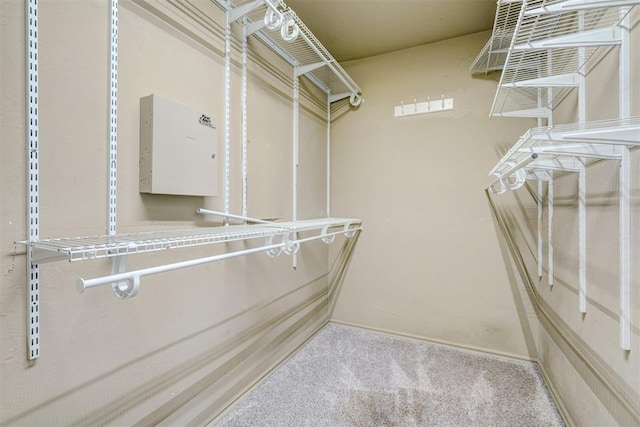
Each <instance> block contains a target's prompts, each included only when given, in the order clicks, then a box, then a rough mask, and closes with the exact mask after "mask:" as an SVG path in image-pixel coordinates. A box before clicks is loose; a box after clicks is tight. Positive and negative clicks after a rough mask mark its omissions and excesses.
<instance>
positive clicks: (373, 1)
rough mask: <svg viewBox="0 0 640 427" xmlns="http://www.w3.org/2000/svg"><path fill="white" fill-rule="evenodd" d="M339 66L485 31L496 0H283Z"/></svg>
mask: <svg viewBox="0 0 640 427" xmlns="http://www.w3.org/2000/svg"><path fill="white" fill-rule="evenodd" d="M286 3H287V5H288V6H290V7H291V8H292V9H293V10H294V11H295V12H296V13H297V14H298V16H299V17H300V18H302V20H303V21H304V23H305V24H306V25H307V27H309V29H310V30H311V31H312V32H313V33H314V34H315V36H316V37H317V38H318V40H320V42H322V44H323V45H324V46H325V47H326V48H327V49H328V50H329V52H331V54H332V55H333V56H334V57H335V58H336V59H337V60H338V61H340V62H342V61H348V60H352V59H359V58H366V57H369V56H374V55H380V54H382V53H387V52H393V51H396V50H400V49H406V48H409V47H414V46H419V45H423V44H426V43H432V42H436V41H439V40H445V39H449V38H453V37H458V36H462V35H465V34H472V33H477V32H479V31H483V30H489V29H491V28H492V26H493V17H494V15H495V11H496V0H286Z"/></svg>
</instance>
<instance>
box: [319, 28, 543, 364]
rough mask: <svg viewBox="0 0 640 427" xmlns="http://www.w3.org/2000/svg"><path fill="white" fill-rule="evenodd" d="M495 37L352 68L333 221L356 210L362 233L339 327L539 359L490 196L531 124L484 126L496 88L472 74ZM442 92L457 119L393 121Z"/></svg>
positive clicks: (339, 128)
mask: <svg viewBox="0 0 640 427" xmlns="http://www.w3.org/2000/svg"><path fill="white" fill-rule="evenodd" d="M488 36H489V33H487V32H484V33H479V34H474V35H471V36H466V37H461V38H456V39H452V40H448V41H444V42H440V43H435V44H430V45H425V46H422V47H417V48H413V49H408V50H403V51H400V52H395V53H391V54H387V55H381V56H377V57H373V58H368V59H363V60H359V61H354V62H349V63H347V64H345V69H346V70H347V72H349V73H350V74H351V75H352V76H353V77H354V79H355V80H356V81H358V83H359V84H360V85H361V86H362V88H363V91H364V93H365V102H364V104H362V106H361V107H360V109H359V111H358V113H357V114H350V115H346V116H344V117H339V118H337V119H336V121H335V122H334V126H333V130H332V138H333V142H332V151H331V153H332V186H333V194H332V204H333V215H336V216H340V215H346V214H348V213H349V212H357V213H358V215H359V216H361V217H362V218H363V220H364V224H365V228H366V230H365V232H364V233H363V234H362V236H361V237H360V240H359V243H358V246H357V248H356V250H355V254H354V258H353V260H352V263H351V267H350V270H349V271H348V273H347V277H346V279H345V282H344V284H343V287H342V289H341V293H340V296H339V299H338V301H337V305H336V308H335V312H334V314H333V319H335V320H337V321H341V322H346V323H353V324H357V325H363V326H367V327H371V328H376V329H382V330H388V331H393V332H397V333H401V334H408V335H415V336H418V337H423V338H427V339H430V340H435V341H441V342H447V343H453V344H455V345H460V346H464V347H471V348H478V349H482V350H486V351H490V352H495V353H503V354H509V355H514V356H516V357H523V358H535V357H536V354H535V345H534V343H533V339H534V337H535V336H536V335H537V332H536V324H535V315H534V313H533V310H531V309H530V308H529V307H528V303H527V300H526V298H524V295H523V292H524V290H523V289H522V288H517V287H512V286H510V284H509V280H507V276H506V274H505V271H504V265H503V262H502V259H501V257H500V252H499V248H498V244H497V241H496V231H495V229H494V226H493V222H492V217H491V212H490V209H489V207H488V205H487V200H486V198H485V195H484V191H483V190H484V188H485V186H486V185H487V173H488V171H489V170H490V169H491V168H492V167H493V164H494V163H495V161H496V159H497V156H498V154H497V152H496V150H497V149H498V148H500V147H505V146H507V145H509V144H512V143H513V141H515V140H516V138H517V137H518V136H519V135H520V134H521V133H522V132H523V129H526V128H528V127H531V126H532V125H533V124H534V122H533V121H532V120H509V119H500V118H494V119H491V120H490V119H489V108H490V105H491V101H492V99H493V95H494V93H495V88H496V82H495V81H494V80H493V79H491V78H487V77H485V78H474V77H472V76H471V74H470V73H469V65H470V64H471V62H472V61H473V59H475V56H476V55H477V53H478V52H479V51H480V49H481V48H482V46H483V44H484V43H485V42H486V40H487V37H488ZM441 94H444V96H445V97H446V98H449V97H452V98H454V110H453V111H447V112H439V113H432V114H428V115H420V116H409V117H402V118H394V117H393V107H394V106H395V105H400V102H401V101H403V102H404V103H405V104H411V103H412V102H413V99H414V97H417V98H418V100H419V101H425V100H426V98H427V96H430V97H431V99H437V98H440V96H441ZM407 108H410V106H408V107H407Z"/></svg>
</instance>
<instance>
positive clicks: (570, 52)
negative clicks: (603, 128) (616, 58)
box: [491, 0, 640, 118]
mask: <svg viewBox="0 0 640 427" xmlns="http://www.w3.org/2000/svg"><path fill="white" fill-rule="evenodd" d="M634 4H640V1H639V0H626V1H615V0H600V1H594V0H587V1H581V2H577V1H574V0H525V1H524V3H523V6H522V9H521V10H520V13H519V17H518V19H517V23H516V25H515V27H514V28H513V30H512V31H513V37H512V39H511V45H510V46H509V49H508V54H507V56H506V62H505V64H504V71H503V72H502V76H501V79H500V83H499V85H498V91H497V93H496V96H495V99H494V102H493V106H492V109H491V114H492V115H497V116H522V117H539V118H545V117H549V116H550V112H551V110H552V108H553V105H555V101H556V100H557V99H558V98H561V97H563V96H564V93H565V92H566V90H569V89H571V88H573V87H577V86H578V85H579V79H580V76H581V75H585V74H586V71H587V70H585V67H586V64H587V62H588V61H589V58H591V56H592V55H593V54H594V53H595V51H596V50H597V49H598V48H599V47H602V46H614V45H618V44H619V43H620V40H621V31H620V28H619V25H620V23H621V21H622V20H623V18H624V17H625V16H626V15H627V14H628V13H629V11H630V9H631V6H632V5H634ZM510 22H512V21H510Z"/></svg>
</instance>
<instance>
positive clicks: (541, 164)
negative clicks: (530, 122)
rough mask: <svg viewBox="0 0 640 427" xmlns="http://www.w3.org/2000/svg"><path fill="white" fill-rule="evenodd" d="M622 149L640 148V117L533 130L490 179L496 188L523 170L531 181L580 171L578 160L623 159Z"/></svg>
mask: <svg viewBox="0 0 640 427" xmlns="http://www.w3.org/2000/svg"><path fill="white" fill-rule="evenodd" d="M621 147H629V148H637V147H640V117H631V118H627V119H610V120H600V121H593V122H587V123H572V124H564V125H557V126H545V127H537V128H532V129H529V130H528V131H527V132H526V133H525V134H524V135H522V136H521V137H520V139H519V140H518V141H517V142H516V143H515V144H514V145H513V147H511V149H510V150H509V151H508V152H507V153H506V154H505V155H504V156H503V157H502V159H500V161H499V162H498V163H497V164H496V166H495V167H494V168H493V169H492V170H491V171H490V172H489V176H492V177H494V181H493V183H492V186H493V185H495V184H496V183H498V182H499V181H500V180H501V178H502V180H503V183H504V179H506V178H507V177H510V176H514V175H515V174H516V173H517V172H518V171H519V170H523V171H526V172H527V175H526V178H527V179H529V178H531V179H539V178H540V175H539V174H536V173H535V170H538V169H541V170H560V171H576V170H577V169H579V168H580V165H579V164H578V163H576V162H577V159H578V158H585V159H620V156H621ZM496 178H497V180H496ZM502 187H504V185H503V186H502ZM492 190H493V187H492Z"/></svg>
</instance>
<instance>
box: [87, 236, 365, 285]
mask: <svg viewBox="0 0 640 427" xmlns="http://www.w3.org/2000/svg"><path fill="white" fill-rule="evenodd" d="M361 230H362V227H357V228H348V227H347V226H345V228H344V229H343V230H340V231H335V232H331V233H327V232H326V230H323V232H322V234H319V235H317V236H312V237H307V238H304V239H299V240H288V239H287V237H286V235H285V237H284V239H283V241H282V242H281V243H274V244H268V245H263V246H260V247H257V248H252V249H243V250H240V251H235V252H229V253H226V254H220V255H213V256H210V257H204V258H197V259H193V260H188V261H182V262H176V263H172V264H166V265H160V266H156V267H149V268H143V269H140V270H134V271H129V272H125V273H117V274H111V275H108V276H103V277H97V278H95V279H82V278H80V279H78V280H77V281H76V289H77V290H78V292H81V293H82V292H84V291H85V289H89V288H95V287H98V286H103V285H114V284H115V285H114V286H119V284H120V283H125V284H127V285H126V286H128V287H129V289H128V294H129V296H130V297H132V296H135V295H136V294H137V291H138V287H139V286H140V279H141V278H142V277H144V276H151V275H153V274H159V273H165V272H168V271H173V270H179V269H183V268H188V267H194V266H197V265H202V264H209V263H211V262H216V261H223V260H226V259H231V258H236V257H239V256H244V255H251V254H255V253H259V252H267V253H269V252H270V251H271V252H272V253H273V251H275V250H277V249H281V250H283V251H284V252H285V253H287V254H289V255H290V254H294V253H296V252H298V249H299V248H300V244H301V243H307V242H311V241H313V240H318V239H322V240H323V241H324V242H325V243H327V244H329V243H332V242H333V240H334V238H335V236H336V235H339V234H343V235H345V236H346V237H348V238H350V237H353V236H354V235H355V233H356V232H357V231H361ZM280 253H281V252H276V255H279V254H280ZM123 290H124V289H123Z"/></svg>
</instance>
